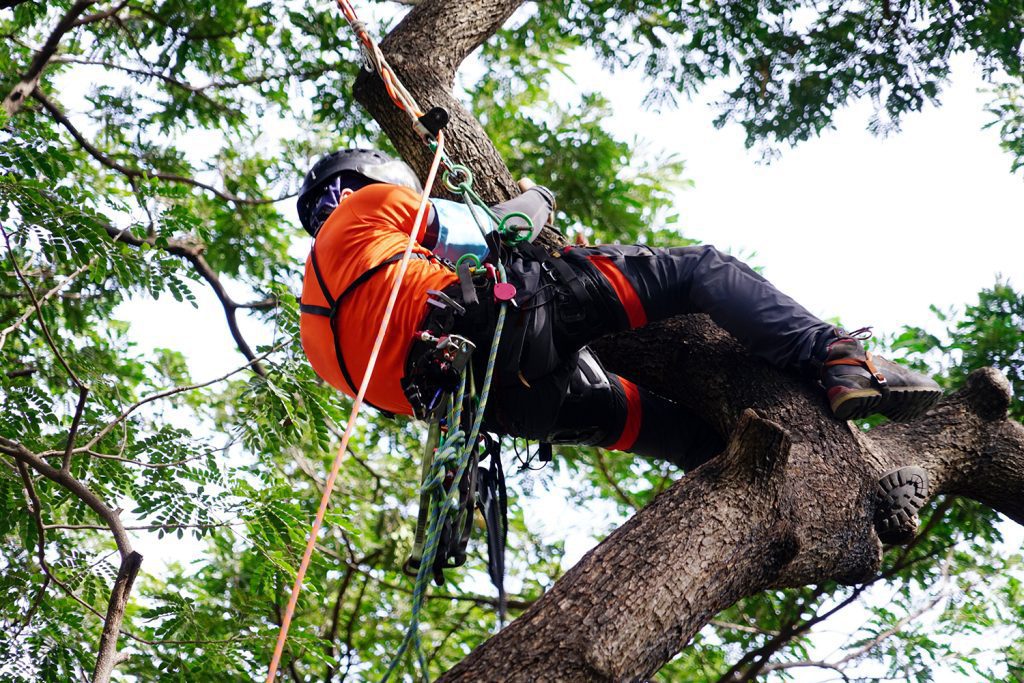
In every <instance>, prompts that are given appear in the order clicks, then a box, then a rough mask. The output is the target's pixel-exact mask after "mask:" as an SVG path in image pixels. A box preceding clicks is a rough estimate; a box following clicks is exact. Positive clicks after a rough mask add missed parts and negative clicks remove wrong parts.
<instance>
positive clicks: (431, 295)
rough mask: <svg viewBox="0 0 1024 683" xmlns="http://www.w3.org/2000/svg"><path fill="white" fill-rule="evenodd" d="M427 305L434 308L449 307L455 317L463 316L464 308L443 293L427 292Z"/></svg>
mask: <svg viewBox="0 0 1024 683" xmlns="http://www.w3.org/2000/svg"><path fill="white" fill-rule="evenodd" d="M427 296H428V298H427V303H428V304H429V305H431V306H434V307H436V308H445V307H450V308H451V309H452V310H453V311H455V314H456V315H465V313H466V307H465V306H463V305H462V304H460V303H459V302H458V301H456V300H455V299H453V298H451V297H450V296H448V295H447V294H445V293H444V292H442V291H440V290H437V289H428V290H427Z"/></svg>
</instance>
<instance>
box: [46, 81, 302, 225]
mask: <svg viewBox="0 0 1024 683" xmlns="http://www.w3.org/2000/svg"><path fill="white" fill-rule="evenodd" d="M31 94H32V97H33V98H34V99H35V100H36V101H38V102H39V103H40V104H41V105H43V108H44V109H46V111H47V112H48V113H49V114H50V116H52V117H53V118H54V120H55V121H57V123H59V124H60V125H61V126H63V127H64V129H65V130H67V131H68V133H70V134H71V137H73V138H74V139H75V141H76V142H77V143H78V144H79V146H81V148H82V149H84V150H85V151H86V152H87V153H88V154H89V156H91V157H92V158H93V159H95V160H96V161H98V162H100V163H101V164H103V165H104V166H106V167H107V168H109V169H111V170H112V171H117V172H118V173H120V174H121V175H123V176H125V177H127V178H156V179H157V180H165V181H167V182H171V183H181V184H184V185H191V186H193V187H198V188H200V189H203V190H206V191H207V192H209V193H210V194H212V195H214V196H215V197H217V198H219V199H223V200H224V201H226V202H233V203H235V204H247V205H250V206H254V205H260V204H273V203H274V202H278V201H281V200H282V199H285V197H281V198H279V199H250V198H247V197H239V196H238V195H235V194H232V193H230V192H226V191H224V190H221V189H219V188H217V187H214V186H213V185H210V184H209V183H204V182H202V181H200V180H196V179H195V178H189V177H188V176H182V175H177V174H175V173H163V172H160V171H144V170H142V169H139V168H132V167H130V166H125V165H124V164H122V163H120V162H118V161H115V160H114V159H112V158H111V157H109V156H107V155H106V154H104V153H103V152H102V151H100V149H99V148H97V147H96V146H95V145H93V144H92V143H91V142H89V141H88V140H87V139H86V138H85V136H84V135H82V133H81V131H79V130H78V129H77V128H76V127H75V125H74V124H73V123H71V120H70V119H68V117H67V116H65V115H64V112H62V111H61V110H60V108H59V107H58V106H57V105H56V104H55V103H54V102H53V101H51V100H50V99H49V98H48V97H47V96H46V95H44V94H43V92H42V91H41V90H39V88H36V89H34V90H33V91H32V93H31Z"/></svg>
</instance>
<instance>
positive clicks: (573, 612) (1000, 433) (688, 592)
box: [356, 0, 1024, 681]
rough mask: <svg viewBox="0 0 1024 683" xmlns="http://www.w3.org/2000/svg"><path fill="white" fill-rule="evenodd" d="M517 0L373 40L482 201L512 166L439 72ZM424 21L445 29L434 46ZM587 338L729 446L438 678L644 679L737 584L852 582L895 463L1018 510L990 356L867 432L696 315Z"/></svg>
mask: <svg viewBox="0 0 1024 683" xmlns="http://www.w3.org/2000/svg"><path fill="white" fill-rule="evenodd" d="M519 4H520V0H479V1H477V2H462V3H448V2H444V1H443V0H425V1H424V2H423V3H421V4H420V5H418V6H417V7H416V8H415V9H414V10H412V11H411V12H410V13H409V15H408V16H407V17H406V18H405V19H404V20H403V21H402V22H401V23H400V24H399V25H398V26H397V27H396V28H395V30H394V31H393V32H392V33H391V35H389V36H388V38H387V39H386V40H385V41H384V43H383V47H384V49H385V53H386V54H387V56H388V58H389V60H391V63H392V65H393V66H394V68H395V69H396V71H398V73H399V75H400V77H401V78H402V79H403V81H404V83H405V85H406V86H407V87H408V88H409V89H410V91H412V93H413V94H414V96H415V97H416V98H417V99H418V100H419V101H420V104H421V105H422V106H423V107H425V108H428V107H430V106H435V105H441V106H444V107H446V108H447V109H448V110H449V111H450V112H451V113H452V115H453V122H452V124H451V125H450V126H449V128H448V135H449V147H450V153H451V155H452V157H453V158H455V159H456V160H458V161H460V162H462V163H465V164H467V165H469V166H470V167H471V168H472V169H473V170H474V172H475V174H476V177H477V182H476V186H477V188H478V191H480V192H481V194H483V195H484V196H485V197H487V198H489V199H491V200H499V199H503V198H505V197H507V196H509V194H510V193H511V192H513V191H514V190H513V185H512V178H511V176H510V175H509V173H508V171H507V169H506V168H505V166H504V165H503V163H502V161H501V160H500V159H499V158H497V156H496V154H495V152H494V148H493V147H492V146H491V145H490V143H489V141H488V140H487V139H486V137H485V136H484V135H483V132H482V130H481V128H480V127H479V125H478V124H477V122H476V121H475V120H473V118H472V117H471V116H469V115H468V113H467V112H466V111H465V109H464V108H463V107H461V106H460V105H459V104H458V103H457V102H455V101H454V99H453V98H452V95H451V84H452V82H453V78H454V74H455V70H456V69H457V67H458V65H459V64H460V63H461V61H462V59H464V58H465V56H466V55H467V54H468V53H469V51H471V50H472V49H474V48H475V47H477V46H478V45H480V44H481V43H482V41H483V40H485V39H486V38H487V36H489V35H490V34H491V33H492V32H493V31H495V30H497V28H498V27H499V26H500V25H501V23H502V22H503V21H505V19H506V18H507V17H508V16H510V15H511V13H512V12H513V11H514V10H515V9H516V7H517V6H518V5H519ZM438 35H444V36H445V37H446V40H445V41H444V42H443V43H440V46H441V47H443V49H439V43H438V42H437V41H436V36H438ZM356 95H357V98H358V99H359V101H360V102H362V103H363V104H364V105H365V106H366V107H367V109H368V110H369V111H370V113H371V114H372V115H373V116H374V118H376V120H377V121H378V122H379V123H380V124H381V126H382V127H383V128H384V130H385V131H386V132H387V133H388V135H389V136H390V137H391V139H392V140H393V141H394V143H395V145H396V146H397V148H398V149H399V150H400V152H401V153H402V155H403V156H404V157H405V158H406V159H407V160H408V161H409V162H410V163H412V164H413V165H414V166H416V167H418V168H420V169H424V168H425V167H426V164H427V156H426V153H425V148H424V147H423V145H422V143H421V142H420V141H419V140H418V139H417V138H416V137H415V135H413V134H412V132H411V128H410V126H409V122H408V118H407V116H406V115H405V114H404V113H402V112H398V111H397V110H396V109H395V108H394V106H393V105H392V104H391V102H390V100H389V99H388V98H387V95H385V94H384V93H383V90H382V88H381V87H380V83H379V81H378V79H376V78H375V77H374V76H372V75H369V74H364V75H363V76H361V77H360V78H359V80H358V81H357V84H356ZM555 189H556V191H557V188H555ZM548 238H549V239H551V236H548ZM796 294H797V295H799V293H796ZM595 346H596V348H597V350H598V352H599V354H600V356H601V358H602V359H603V360H604V362H605V363H606V365H607V366H608V367H609V369H611V370H613V371H615V372H618V373H621V374H623V375H625V376H628V377H630V378H631V379H633V380H635V381H637V382H638V383H640V384H642V385H645V386H647V387H648V388H650V389H652V390H654V391H656V392H659V393H661V394H663V395H666V396H669V397H672V398H675V399H677V400H679V401H681V402H683V403H685V404H687V405H689V406H690V407H691V408H693V409H694V410H696V411H697V412H698V413H699V414H701V415H702V416H703V417H704V418H705V419H706V420H707V421H708V422H709V423H710V424H712V425H714V426H715V427H716V428H717V429H718V430H719V431H720V432H721V433H722V434H723V435H728V436H729V447H728V449H727V451H726V452H725V453H724V454H723V455H722V456H720V457H719V458H716V459H715V460H712V461H711V462H709V463H708V464H707V465H705V466H704V467H701V468H700V469H698V470H697V471H696V472H694V473H692V474H690V475H688V476H687V477H685V478H684V479H683V480H681V481H680V482H678V483H677V484H676V485H675V486H673V487H672V488H670V489H669V490H668V491H666V492H665V493H663V494H662V495H661V496H660V497H659V498H658V499H657V500H655V501H654V502H653V503H652V504H651V505H649V506H648V507H647V508H645V509H644V510H642V511H641V512H640V513H638V514H637V515H636V516H635V517H634V518H633V519H631V520H630V521H629V522H628V523H627V524H625V525H624V526H623V527H622V528H620V529H618V530H617V531H616V532H615V533H613V534H612V535H611V536H610V537H609V538H608V539H607V540H606V541H604V542H603V543H602V544H601V545H599V546H598V547H597V548H595V549H594V550H593V551H591V552H590V553H589V554H588V555H587V556H586V557H584V559H583V560H581V561H580V563H579V564H578V565H577V566H576V567H574V568H573V569H572V570H570V571H569V572H568V573H567V574H566V576H565V577H563V578H562V579H561V580H560V581H558V583H557V584H556V585H555V586H554V587H553V588H552V589H551V591H549V593H548V594H547V595H545V596H544V597H543V598H542V599H540V600H539V601H538V602H537V603H536V604H535V605H534V606H533V607H532V608H531V609H530V610H529V611H528V612H527V613H526V614H524V615H523V616H522V617H520V618H519V619H518V620H516V621H515V622H513V623H512V624H511V625H510V626H509V627H508V628H506V629H505V630H504V631H502V632H501V633H499V634H498V635H497V636H495V637H494V638H492V639H491V640H490V641H488V642H487V643H485V644H484V645H483V646H481V647H480V648H478V649H477V650H476V651H474V652H473V653H472V654H470V655H469V656H468V657H467V658H466V659H465V660H464V661H463V662H461V663H460V664H459V665H458V666H456V667H455V668H454V669H452V670H451V671H450V672H449V673H448V674H447V675H446V676H445V677H444V680H473V681H476V680H501V681H533V680H565V681H601V680H608V681H613V680H614V681H620V680H640V679H643V678H645V677H647V676H649V675H650V674H652V673H653V672H655V671H657V669H658V668H660V667H661V666H662V665H663V664H664V663H665V662H666V661H668V660H669V659H671V657H672V656H674V655H675V654H676V653H677V652H678V651H679V650H680V649H681V648H682V647H683V646H684V645H685V644H686V643H687V642H688V641H689V639H690V638H691V637H692V636H693V635H694V633H696V632H697V631H698V630H699V629H700V628H701V627H702V626H703V625H704V624H706V623H707V622H708V621H709V620H710V619H711V618H712V617H713V616H714V615H715V614H716V613H717V612H719V611H720V610H722V609H724V608H725V607H728V606H729V605H731V604H733V603H734V602H736V601H737V600H739V599H741V598H743V597H746V596H749V595H753V594H755V593H757V592H759V591H762V590H764V589H766V588H771V587H785V586H802V585H806V584H809V583H819V582H823V581H826V580H836V581H840V582H847V583H851V582H858V581H862V580H864V579H866V578H868V577H870V576H871V575H872V574H873V573H874V572H876V571H877V568H878V566H879V562H880V559H881V551H882V547H881V544H880V543H879V540H878V537H877V535H876V533H875V531H874V526H873V519H874V514H875V509H876V507H877V505H878V493H877V480H878V477H879V475H880V474H882V473H883V472H884V471H886V470H888V469H891V468H893V467H896V466H902V465H909V464H916V465H920V466H922V467H924V468H925V469H926V470H927V471H928V473H929V476H930V478H931V482H932V486H931V495H936V494H956V495H963V496H969V497H971V498H975V499H977V500H979V501H982V502H983V503H986V504H988V505H990V506H992V507H993V508H994V509H996V510H998V511H1000V512H1002V513H1003V514H1005V515H1007V516H1009V517H1010V518H1011V519H1014V520H1016V521H1018V522H1021V523H1024V499H1022V498H1021V496H1020V491H1021V490H1024V427H1022V426H1021V425H1020V424H1018V423H1015V422H1013V421H1010V420H1008V419H1007V417H1006V410H1007V406H1008V402H1009V387H1008V384H1007V382H1006V380H1005V379H1004V378H1002V377H1001V376H1000V375H999V374H998V373H996V372H994V371H992V370H983V371H979V372H976V373H975V374H974V375H972V376H971V378H970V381H969V382H968V385H967V387H966V388H965V389H963V390H962V391H960V392H958V393H957V394H955V395H953V396H950V397H947V399H946V400H945V401H944V402H942V403H941V404H940V405H939V406H938V407H937V408H936V409H935V410H933V411H931V412H930V413H929V414H928V415H926V416H925V417H924V418H922V419H920V420H918V421H916V422H914V423H911V424H906V425H897V424H892V425H886V426H884V427H881V428H878V429H875V430H873V431H871V432H870V433H869V434H863V433H860V432H859V431H858V430H857V429H856V428H855V427H854V426H853V425H852V424H849V423H844V422H840V421H837V420H835V419H834V418H832V417H831V415H830V414H829V412H828V408H827V405H826V403H825V401H824V398H823V396H822V395H821V394H820V392H819V391H818V390H817V389H815V388H813V387H811V386H810V384H809V383H807V382H805V381H803V380H801V379H800V378H798V377H795V376H791V375H788V374H786V373H784V372H781V371H779V370H777V369H775V368H772V367H770V366H768V365H767V364H765V363H764V362H762V361H759V360H757V359H755V358H753V357H751V356H750V355H749V354H748V353H747V352H746V351H745V350H744V349H743V348H742V347H741V346H740V345H739V344H738V343H737V342H736V341H735V340H733V339H732V338H731V337H729V336H728V335H727V334H726V333H725V332H723V331H722V330H721V329H719V328H717V327H716V326H715V325H714V324H713V323H712V322H711V321H710V319H708V318H707V317H706V316H703V315H690V316H682V317H680V318H677V319H675V320H671V321H668V322H666V323H661V324H658V325H652V326H650V327H648V328H645V329H643V330H640V331H636V332H632V333H627V334H621V335H617V336H615V337H611V338H607V339H604V340H602V341H601V342H600V343H598V344H596V345H595ZM780 425H784V426H785V428H784V429H783V427H782V426H780Z"/></svg>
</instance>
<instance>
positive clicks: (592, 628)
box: [444, 412, 798, 681]
mask: <svg viewBox="0 0 1024 683" xmlns="http://www.w3.org/2000/svg"><path fill="white" fill-rule="evenodd" d="M790 448H791V441H790V438H789V436H788V435H787V434H786V432H785V431H784V430H782V429H781V427H779V426H778V425H777V424H775V423H772V422H770V421H767V420H764V419H762V418H759V417H757V416H756V415H754V414H753V413H752V412H751V413H747V414H745V415H744V417H743V419H742V420H741V421H740V423H739V424H738V426H737V428H736V430H735V433H734V434H733V438H732V440H731V441H730V444H729V447H728V448H727V450H726V452H725V453H724V454H723V455H722V456H720V457H719V458H716V459H715V460H712V461H711V462H709V463H707V464H706V465H704V466H703V467H701V468H699V469H697V470H696V471H695V472H694V473H692V474H690V475H689V476H688V477H687V478H686V479H685V480H684V482H680V483H678V484H676V485H675V486H673V487H672V489H670V492H669V493H667V494H666V495H663V496H661V497H660V498H658V499H657V500H655V501H654V502H653V503H651V504H650V505H649V506H647V507H646V508H644V509H643V510H641V511H640V512H638V513H637V514H636V515H635V516H634V517H633V518H632V519H630V520H629V521H628V522H627V523H626V524H625V525H624V526H622V527H621V528H619V529H617V530H616V531H615V532H614V533H613V534H612V535H611V536H610V537H609V539H608V540H607V541H605V542H604V543H602V544H601V545H599V546H598V547H597V548H595V549H594V550H592V551H591V552H590V553H588V554H587V555H586V556H585V557H584V558H583V559H582V560H581V561H580V562H579V564H577V565H576V566H575V567H573V568H572V569H571V570H569V572H568V573H566V575H565V576H564V577H562V579H560V580H559V581H558V583H556V584H555V586H554V587H553V588H552V589H551V590H550V591H549V592H548V593H547V594H545V595H544V596H543V597H542V598H541V599H540V600H538V601H537V603H535V604H534V606H533V607H531V608H530V610H528V611H527V612H526V614H524V615H523V616H522V617H520V618H519V619H517V620H516V621H514V622H512V624H511V625H510V626H509V627H508V628H506V629H505V630H504V631H502V632H501V633H499V634H498V635H497V636H495V637H494V638H492V639H491V640H489V641H488V642H487V643H485V644H484V645H483V646H481V647H480V648H478V649H477V650H476V651H474V653H473V656H472V657H471V659H469V660H464V661H463V662H462V663H460V664H459V665H458V666H456V667H455V668H454V669H452V670H451V671H450V672H449V673H448V674H447V675H446V676H445V678H444V680H451V681H460V680H479V678H480V675H481V673H482V671H490V672H491V674H492V675H493V676H494V678H495V679H497V680H504V681H520V680H524V681H525V680H531V679H533V678H534V675H535V673H536V671H537V670H538V669H537V668H536V667H537V666H538V665H539V663H540V662H542V661H543V662H544V665H543V666H544V667H545V671H546V675H547V676H549V677H550V678H551V679H552V680H563V681H573V680H580V681H583V680H586V681H604V680H607V681H617V680H627V679H638V678H645V677H647V676H649V675H650V674H651V673H653V672H654V671H656V670H657V669H658V668H659V667H660V666H661V665H662V664H663V663H664V662H665V661H667V660H668V659H670V658H671V657H672V655H674V654H675V653H676V652H678V650H679V648H681V647H682V645H683V643H685V642H686V641H687V640H689V638H690V637H691V636H692V635H693V634H694V633H696V631H697V630H699V629H700V628H701V627H702V626H703V625H704V624H705V623H707V621H708V620H710V618H711V617H712V616H714V615H715V614H716V613H718V612H719V611H721V610H722V609H724V608H725V607H726V606H728V605H730V604H732V603H733V602H735V601H736V600H738V599H739V598H740V597H743V596H744V595H745V594H752V593H753V592H758V591H760V590H763V589H764V588H767V587H768V586H769V585H771V584H772V583H773V582H774V581H775V580H776V576H777V575H778V573H779V572H780V571H781V569H782V568H783V567H784V566H785V565H786V564H787V563H788V562H789V561H790V560H791V559H792V558H793V556H794V555H795V554H796V553H797V551H798V545H797V539H796V538H795V536H794V535H793V532H792V530H791V529H790V521H789V518H790V517H789V516H790V511H789V509H788V504H787V502H786V500H785V499H784V498H782V497H781V493H782V491H783V490H784V482H785V476H784V471H785V465H786V462H787V460H788V456H789V451H790ZM672 494H675V495H672ZM716 499H724V500H728V501H730V503H731V504H732V505H730V506H729V507H723V506H717V505H715V506H712V505H709V502H710V501H713V500H716ZM711 507H713V508H714V516H713V517H709V516H707V515H706V514H705V511H707V510H709V509H710V508H711ZM698 519H699V520H701V523H700V524H695V523H694V520H698ZM666 528H669V529H672V530H673V531H674V533H673V534H671V535H666V534H664V533H661V531H662V530H663V529H666ZM652 543H653V544H654V545H652ZM707 575H711V576H715V577H716V579H717V583H716V584H715V585H714V586H708V585H707V584H706V582H704V581H702V580H701V579H702V577H705V576H707ZM650 577H657V583H656V585H655V586H651V585H650ZM641 583H642V584H645V590H652V589H653V590H654V591H655V595H654V596H649V597H652V600H653V604H654V605H657V607H656V608H655V611H654V613H652V612H651V610H652V603H650V602H646V601H645V602H644V603H642V604H641V603H638V602H637V601H636V600H635V599H634V598H635V595H636V590H637V588H638V585H639V584H641ZM748 591H750V592H749V593H748ZM570 605H571V608H570ZM579 614H586V615H587V624H586V625H585V624H580V623H579V621H578V615H579ZM559 615H563V616H562V617H561V618H560V617H559ZM569 622H572V623H571V625H570V623H569ZM555 633H557V634H558V635H557V637H556V636H555ZM524 634H530V635H529V641H530V647H529V648H528V651H521V653H522V656H520V657H517V658H515V660H516V661H511V660H510V658H508V657H506V656H505V655H504V650H503V647H502V645H503V644H504V643H505V642H514V641H516V640H517V639H521V638H523V637H525V635H524ZM545 642H547V643H548V645H544V643H545ZM524 650H527V648H524ZM555 651H557V655H556V654H555Z"/></svg>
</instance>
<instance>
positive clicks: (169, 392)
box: [39, 340, 290, 457]
mask: <svg viewBox="0 0 1024 683" xmlns="http://www.w3.org/2000/svg"><path fill="white" fill-rule="evenodd" d="M288 343H290V340H285V341H283V342H280V343H279V344H278V345H277V346H275V347H273V348H272V349H269V350H268V351H266V352H265V353H262V354H260V355H259V356H257V357H256V358H254V359H253V360H251V361H249V362H248V363H245V364H244V365H240V366H238V367H237V368H235V369H234V370H231V371H230V372H227V373H225V374H223V375H221V376H220V377H215V378H213V379H211V380H207V381H205V382H200V383H199V384H189V385H187V386H181V387H172V388H170V389H164V390H163V391H158V392H156V393H155V394H150V395H149V396H146V397H145V398H143V399H141V400H139V401H136V402H135V403H133V404H132V405H130V406H128V408H126V409H125V410H124V411H122V412H121V414H120V415H118V416H117V417H116V418H114V419H113V420H112V421H111V422H108V423H107V424H106V426H104V427H103V429H101V430H100V431H99V432H97V434H96V435H95V436H94V437H92V439H90V440H89V442H88V443H86V444H85V445H83V446H80V447H78V448H77V449H75V453H83V452H87V451H90V450H92V448H93V446H95V445H96V444H97V443H99V442H100V440H101V439H103V437H105V436H106V435H107V434H109V433H110V431H111V430H112V429H113V428H114V427H116V426H117V425H119V424H121V422H123V421H124V420H126V419H127V418H128V417H129V416H130V415H131V414H132V413H134V412H135V411H136V410H138V409H139V408H141V407H142V406H144V405H146V404H147V403H152V402H153V401H159V400H161V399H164V398H170V397H171V396H175V395H177V394H181V393H184V392H186V391H194V390H196V389H202V388H203V387H208V386H210V385H211V384H216V383H217V382H223V381H224V380H226V379H227V378H228V377H231V376H232V375H236V374H238V373H239V372H241V371H242V370H245V369H246V368H248V367H249V366H250V365H252V364H253V363H255V362H257V361H259V360H262V359H264V358H266V357H268V356H269V355H271V354H272V353H276V352H277V351H279V350H281V349H282V348H283V347H284V346H285V345H286V344H288ZM54 454H55V451H45V452H43V453H40V454H39V455H40V456H41V457H49V456H51V455H54Z"/></svg>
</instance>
